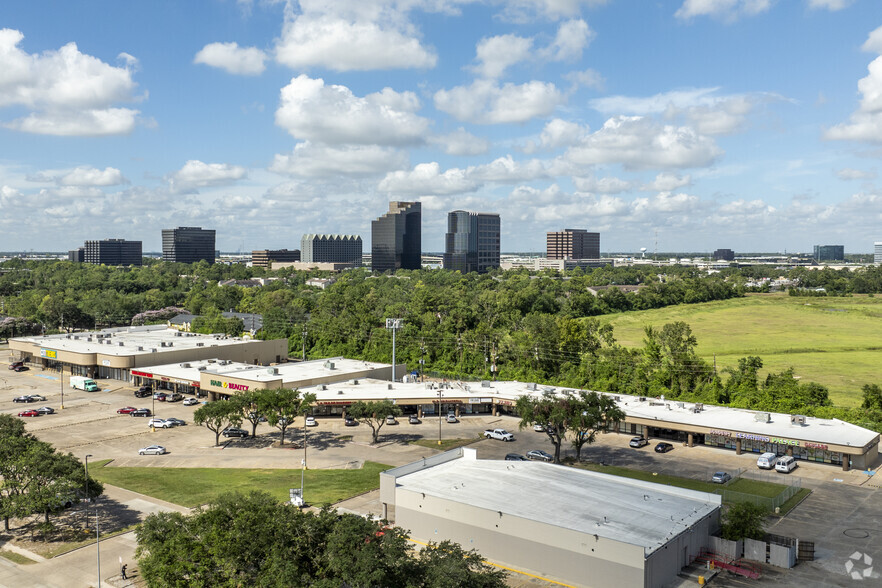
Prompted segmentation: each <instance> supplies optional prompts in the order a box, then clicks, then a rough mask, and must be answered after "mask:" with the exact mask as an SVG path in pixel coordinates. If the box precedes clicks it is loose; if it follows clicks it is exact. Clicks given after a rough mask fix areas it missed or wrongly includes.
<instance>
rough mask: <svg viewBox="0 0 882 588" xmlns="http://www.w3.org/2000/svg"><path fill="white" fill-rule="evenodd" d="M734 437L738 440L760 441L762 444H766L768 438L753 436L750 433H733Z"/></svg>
mask: <svg viewBox="0 0 882 588" xmlns="http://www.w3.org/2000/svg"><path fill="white" fill-rule="evenodd" d="M735 437H736V438H738V439H747V440H748V441H762V442H763V443H768V442H769V438H768V437H766V436H764V435H753V434H751V433H735Z"/></svg>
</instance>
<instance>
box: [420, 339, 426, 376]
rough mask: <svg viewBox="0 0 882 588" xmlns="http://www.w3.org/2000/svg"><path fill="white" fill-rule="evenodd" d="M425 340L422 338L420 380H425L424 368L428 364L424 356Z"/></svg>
mask: <svg viewBox="0 0 882 588" xmlns="http://www.w3.org/2000/svg"><path fill="white" fill-rule="evenodd" d="M423 342H424V341H423V340H422V339H420V382H423V381H424V378H423V368H424V367H425V365H426V360H425V359H423V356H424V355H425V354H426V347H425V345H423Z"/></svg>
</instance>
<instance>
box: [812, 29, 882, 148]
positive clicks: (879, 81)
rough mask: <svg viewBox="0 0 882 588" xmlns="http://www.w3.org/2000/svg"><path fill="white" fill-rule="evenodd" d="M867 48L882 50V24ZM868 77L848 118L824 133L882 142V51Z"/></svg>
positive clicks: (860, 87)
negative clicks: (859, 99)
mask: <svg viewBox="0 0 882 588" xmlns="http://www.w3.org/2000/svg"><path fill="white" fill-rule="evenodd" d="M863 48H864V50H866V51H871V52H874V53H882V27H879V28H877V29H876V30H874V31H873V32H872V33H870V36H869V38H868V39H867V41H866V42H865V43H864V45H863ZM867 70H868V71H869V73H868V75H867V77H865V78H861V79H860V80H859V81H858V91H859V92H860V94H861V101H860V104H859V105H858V109H857V110H856V111H854V112H853V113H852V114H851V116H850V117H849V120H848V122H844V123H840V124H838V125H835V126H833V127H831V128H829V129H827V132H826V133H824V137H825V138H826V139H834V140H846V141H861V142H867V143H882V55H880V56H879V57H877V58H876V59H874V60H873V61H871V62H870V65H869V66H867Z"/></svg>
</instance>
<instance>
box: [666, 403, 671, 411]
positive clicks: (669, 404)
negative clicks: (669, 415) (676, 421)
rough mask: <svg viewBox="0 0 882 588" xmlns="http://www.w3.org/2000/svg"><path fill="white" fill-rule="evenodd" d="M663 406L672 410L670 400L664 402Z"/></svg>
mask: <svg viewBox="0 0 882 588" xmlns="http://www.w3.org/2000/svg"><path fill="white" fill-rule="evenodd" d="M665 408H667V409H668V410H672V409H671V403H670V402H668V403H666V404H665Z"/></svg>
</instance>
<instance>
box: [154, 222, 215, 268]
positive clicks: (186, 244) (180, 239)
mask: <svg viewBox="0 0 882 588" xmlns="http://www.w3.org/2000/svg"><path fill="white" fill-rule="evenodd" d="M214 251H215V250H214V229H203V228H202V227H178V228H177V229H162V260H163V261H174V262H177V263H195V262H197V261H202V260H203V259H204V260H205V261H207V262H208V263H214Z"/></svg>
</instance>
